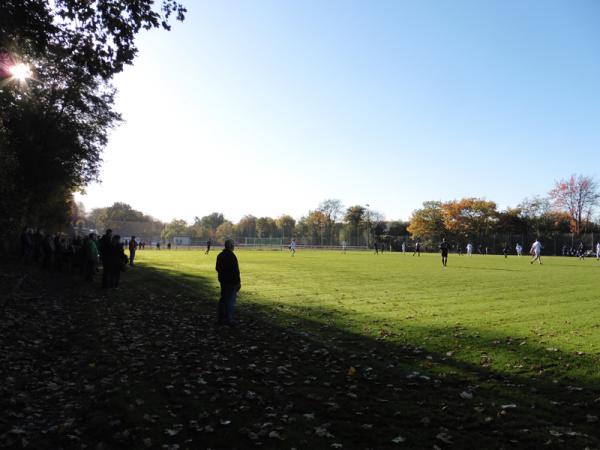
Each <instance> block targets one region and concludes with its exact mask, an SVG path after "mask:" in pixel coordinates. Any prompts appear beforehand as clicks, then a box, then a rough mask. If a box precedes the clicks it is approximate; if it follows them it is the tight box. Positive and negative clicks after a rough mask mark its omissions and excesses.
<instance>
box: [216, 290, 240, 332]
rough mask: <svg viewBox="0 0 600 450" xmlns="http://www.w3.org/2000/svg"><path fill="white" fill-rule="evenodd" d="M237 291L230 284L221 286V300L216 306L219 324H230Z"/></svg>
mask: <svg viewBox="0 0 600 450" xmlns="http://www.w3.org/2000/svg"><path fill="white" fill-rule="evenodd" d="M236 297H237V289H236V286H235V285H232V284H221V298H220V299H219V304H218V306H217V316H218V321H219V323H232V322H233V313H234V311H235V301H236Z"/></svg>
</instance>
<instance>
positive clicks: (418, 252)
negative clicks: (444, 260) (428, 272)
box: [413, 240, 421, 256]
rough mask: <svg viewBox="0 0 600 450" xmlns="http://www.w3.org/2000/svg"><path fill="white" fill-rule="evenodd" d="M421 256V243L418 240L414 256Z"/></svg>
mask: <svg viewBox="0 0 600 450" xmlns="http://www.w3.org/2000/svg"><path fill="white" fill-rule="evenodd" d="M415 255H417V256H421V242H419V241H418V240H417V242H416V243H415V251H414V252H413V256H415Z"/></svg>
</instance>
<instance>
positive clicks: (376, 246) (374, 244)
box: [373, 242, 379, 255]
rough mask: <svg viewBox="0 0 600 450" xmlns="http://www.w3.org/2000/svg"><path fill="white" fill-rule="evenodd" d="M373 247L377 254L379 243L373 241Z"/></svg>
mask: <svg viewBox="0 0 600 450" xmlns="http://www.w3.org/2000/svg"><path fill="white" fill-rule="evenodd" d="M373 248H374V249H375V254H376V255H379V244H378V243H377V242H374V243H373Z"/></svg>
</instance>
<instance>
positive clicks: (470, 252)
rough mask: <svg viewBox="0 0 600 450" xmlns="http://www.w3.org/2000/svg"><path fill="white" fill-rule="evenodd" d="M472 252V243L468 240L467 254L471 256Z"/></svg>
mask: <svg viewBox="0 0 600 450" xmlns="http://www.w3.org/2000/svg"><path fill="white" fill-rule="evenodd" d="M472 254H473V244H471V243H470V242H469V243H468V244H467V255H468V256H471V255H472Z"/></svg>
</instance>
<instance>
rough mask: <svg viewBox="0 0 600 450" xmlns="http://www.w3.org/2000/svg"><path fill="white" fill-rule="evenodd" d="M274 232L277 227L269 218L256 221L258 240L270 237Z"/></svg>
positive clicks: (260, 218)
mask: <svg viewBox="0 0 600 450" xmlns="http://www.w3.org/2000/svg"><path fill="white" fill-rule="evenodd" d="M276 230H277V225H276V224H275V220H274V219H272V218H271V217H259V218H258V219H256V235H257V236H258V237H259V238H266V237H272V236H273V234H274V233H275V231H276Z"/></svg>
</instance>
